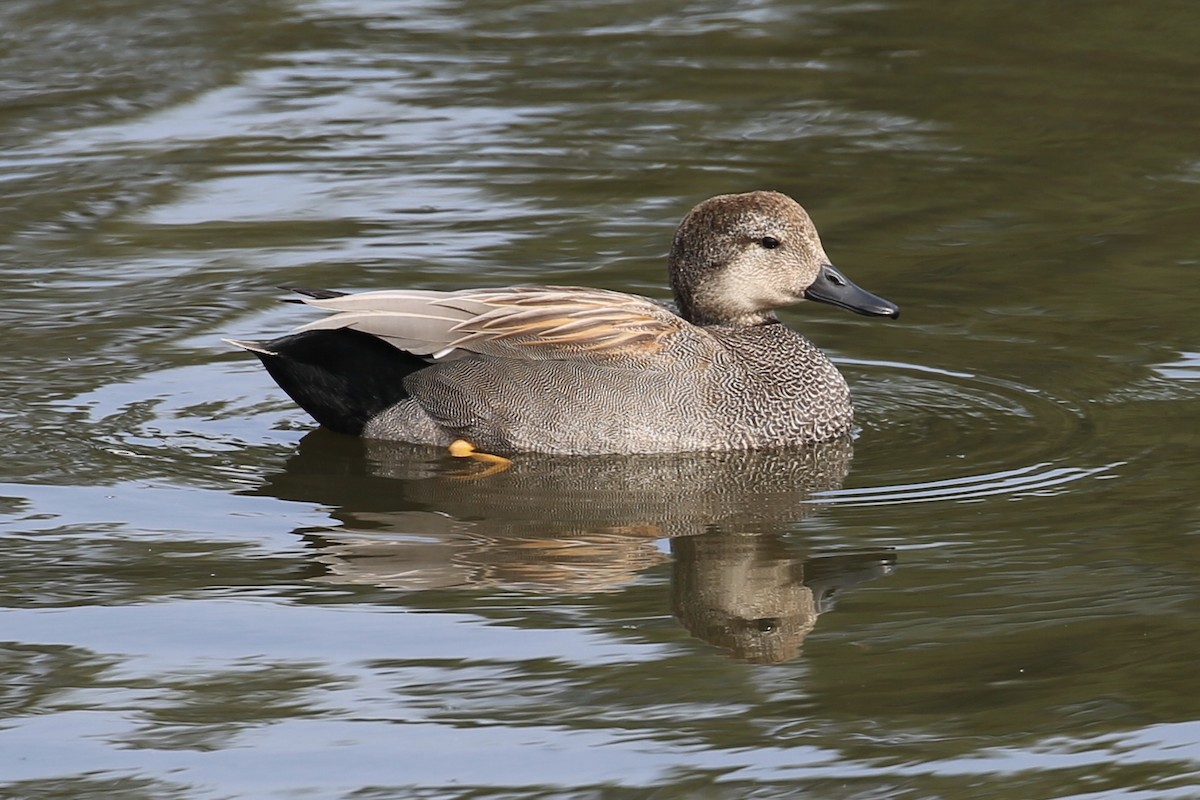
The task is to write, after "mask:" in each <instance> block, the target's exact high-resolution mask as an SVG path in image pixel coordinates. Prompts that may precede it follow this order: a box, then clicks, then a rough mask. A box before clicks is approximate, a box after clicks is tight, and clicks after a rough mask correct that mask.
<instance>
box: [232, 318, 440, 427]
mask: <svg viewBox="0 0 1200 800" xmlns="http://www.w3.org/2000/svg"><path fill="white" fill-rule="evenodd" d="M226 341H227V342H229V343H230V344H232V345H234V346H235V347H240V348H242V349H243V350H247V351H249V352H251V353H253V354H254V355H256V356H258V358H259V360H260V361H262V363H263V366H264V367H266V368H267V372H268V373H270V375H271V377H272V378H274V379H275V382H276V383H278V384H279V387H280V388H281V389H283V390H284V391H285V392H287V393H288V396H289V397H291V398H292V400H294V401H296V405H298V406H300V407H301V408H303V409H304V410H305V411H307V412H308V413H309V414H310V415H311V416H312V418H313V419H315V420H316V421H317V422H318V423H320V424H321V425H323V426H324V427H326V428H329V429H330V430H333V431H337V432H338V433H349V434H352V435H355V436H357V435H359V434H361V433H362V430H363V426H364V425H366V424H367V421H368V420H369V419H371V418H372V417H374V416H376V415H378V414H379V413H380V412H381V411H383V410H384V409H386V408H390V407H391V406H394V405H395V404H396V403H399V402H400V401H402V400H405V399H407V398H408V396H409V394H408V391H407V390H406V389H405V388H404V379H405V378H406V377H408V376H409V375H411V374H412V373H414V372H416V371H417V370H419V369H422V368H423V367H426V366H428V362H427V361H425V360H424V359H422V358H420V357H419V356H415V355H413V354H412V353H408V352H405V351H404V350H399V349H397V348H395V347H393V346H392V345H390V344H388V343H387V342H384V341H383V340H381V339H377V338H376V337H374V336H371V335H370V334H368V333H363V332H362V331H356V330H352V329H350V328H340V329H338V330H315V331H305V332H303V333H295V334H291V335H290V336H283V337H280V338H278V339H273V340H271V341H269V342H265V343H260V342H248V341H239V340H236V339H226Z"/></svg>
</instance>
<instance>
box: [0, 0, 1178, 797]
mask: <svg viewBox="0 0 1200 800" xmlns="http://www.w3.org/2000/svg"><path fill="white" fill-rule="evenodd" d="M1197 26H1200V7H1197V6H1195V5H1194V4H1192V3H1188V2H1182V0H1180V1H1179V2H1172V0H1166V1H1165V2H1160V3H1158V4H1156V6H1155V9H1154V12H1153V13H1147V12H1146V11H1145V10H1144V9H1139V8H1135V7H1134V6H1130V5H1128V4H1121V3H1115V2H1107V1H1102V2H1091V3H1059V4H1042V5H1038V4H1013V3H985V2H966V3H958V4H954V5H953V6H952V7H951V6H947V5H946V4H944V3H936V2H927V1H926V0H911V2H904V3H886V2H885V3H869V4H864V3H844V4H840V3H826V2H813V3H807V4H800V5H796V4H791V3H785V2H782V0H774V1H773V0H764V1H763V2H740V3H732V4H731V3H727V2H725V3H717V2H711V3H710V2H702V3H687V4H684V3H675V2H665V1H664V0H649V1H648V2H641V3H637V4H629V3H607V4H593V5H591V6H589V7H588V8H586V9H584V8H582V7H580V6H578V4H571V3H565V2H561V1H555V0H550V1H549V2H540V3H516V2H506V0H494V1H490V2H485V3H459V2H436V1H431V2H411V3H384V2H372V1H371V0H315V1H314V2H296V3H285V2H275V1H274V0H255V1H254V2H238V3H212V2H176V3H172V4H168V5H163V4H153V3H145V2H139V1H138V0H106V1H105V2H100V3H90V4H88V6H87V9H82V8H81V7H80V6H79V4H75V3H66V2H33V0H28V1H22V0H14V1H11V2H7V3H4V4H3V5H2V6H0V67H3V69H2V70H0V75H3V78H0V187H2V189H3V190H2V191H0V208H2V213H0V257H2V259H3V261H2V262H0V263H3V265H4V266H3V269H2V270H0V291H2V293H3V296H4V298H5V302H4V309H5V310H4V312H3V315H4V319H5V321H6V325H5V330H6V333H7V338H6V350H5V355H6V358H5V364H4V367H3V368H0V382H2V385H3V388H4V391H5V395H6V397H7V403H6V404H5V407H4V409H3V410H2V411H0V423H2V424H3V427H4V436H3V444H0V452H2V453H3V474H2V475H0V481H2V485H0V542H2V543H3V547H4V553H5V556H6V558H5V560H4V566H3V567H2V568H0V570H2V573H0V574H2V575H3V580H2V581H0V664H2V665H3V668H4V669H3V672H4V675H5V676H6V677H5V679H4V680H3V681H0V795H3V796H13V797H39V798H60V797H61V798H77V797H107V796H112V797H121V798H176V797H178V798H183V797H187V798H228V797H289V798H290V797H347V798H348V797H355V798H384V797H389V798H390V797H396V798H401V797H404V798H407V797H431V798H432V797H438V798H453V797H461V798H467V797H470V798H501V797H505V798H509V797H546V798H549V797H555V798H558V797H572V798H600V797H604V798H625V797H628V798H634V797H651V796H653V797H656V798H666V797H680V798H683V797H687V798H693V797H706V798H744V797H760V798H766V797H780V798H783V797H809V796H811V797H821V798H882V797H887V798H937V797H955V798H970V797H997V796H1005V797H1020V798H1024V799H1026V800H1029V799H1031V798H1064V797H1071V798H1089V800H1090V798H1099V797H1122V798H1151V797H1153V798H1166V797H1192V796H1195V795H1196V794H1197V792H1198V791H1200V790H1198V789H1197V788H1196V787H1197V785H1198V784H1200V704H1198V703H1197V701H1196V700H1194V699H1193V698H1194V697H1195V696H1196V693H1195V692H1194V691H1193V687H1194V684H1195V673H1196V664H1197V662H1198V660H1200V652H1198V647H1197V645H1196V641H1197V640H1198V636H1197V634H1198V633H1200V631H1198V630H1197V622H1196V620H1197V618H1198V613H1197V612H1200V590H1198V589H1197V581H1196V575H1197V574H1198V571H1200V503H1198V502H1197V499H1196V492H1195V484H1196V466H1195V465H1196V463H1197V461H1198V460H1200V433H1197V431H1200V321H1198V320H1200V317H1198V316H1197V315H1196V313H1195V308H1196V307H1197V305H1198V304H1200V288H1198V287H1200V283H1198V282H1197V281H1196V275H1197V269H1198V268H1200V266H1198V265H1200V255H1198V253H1200V248H1198V245H1197V242H1198V241H1200V240H1198V239H1197V231H1196V220H1197V219H1200V145H1197V142H1200V135H1198V133H1200V107H1198V106H1197V105H1196V103H1195V96H1196V88H1197V87H1196V79H1195V75H1196V74H1198V72H1197V71H1198V69H1200V51H1198V50H1197V48H1196V46H1195V41H1196V38H1195V33H1194V32H1195V31H1196V30H1197V29H1198V27H1197ZM754 188H774V189H779V190H782V191H786V192H788V193H790V194H792V195H793V196H795V197H797V198H798V199H799V200H800V201H801V202H803V203H804V204H805V205H806V206H807V207H808V208H809V210H810V212H811V213H812V215H813V217H814V218H815V220H816V222H817V224H818V226H819V228H820V229H821V231H822V235H823V237H824V241H825V246H826V250H827V251H828V252H829V253H830V255H831V256H832V257H833V259H834V260H835V262H836V263H837V264H838V265H839V266H840V267H841V268H842V269H843V270H845V271H846V272H847V274H849V275H850V276H851V277H852V278H853V279H854V280H855V281H857V282H858V283H860V284H861V285H863V286H864V287H867V288H869V289H871V290H872V291H875V292H877V293H879V294H881V295H883V296H886V297H888V298H889V299H891V300H894V301H896V302H897V303H899V304H900V305H901V307H902V308H903V316H902V317H901V319H900V320H899V321H897V322H891V321H879V320H868V319H863V318H859V317H854V316H852V315H849V314H846V313H844V312H841V311H839V310H837V309H833V308H828V307H815V306H814V307H803V308H797V309H794V310H789V311H787V312H785V314H784V317H785V318H786V321H787V322H788V323H789V324H793V325H795V326H797V327H799V328H800V329H802V330H803V331H804V332H805V333H806V334H807V335H808V336H810V338H812V339H813V340H814V341H816V342H817V343H818V344H819V345H820V346H821V347H823V348H824V349H826V350H827V351H828V352H829V353H830V354H831V355H833V356H834V358H835V359H836V360H837V361H838V363H839V364H840V365H841V367H842V369H843V372H844V373H845V374H846V375H847V377H848V379H849V380H850V382H851V386H852V389H853V391H854V393H855V396H856V400H857V407H858V423H859V430H858V431H857V434H856V437H855V440H854V442H853V443H852V445H848V444H845V443H842V444H836V445H831V446H828V447H825V448H818V449H816V450H813V451H806V452H800V453H767V454H737V455H732V456H679V457H655V458H636V459H607V458H606V459H588V460H579V459H574V460H572V459H547V458H539V457H530V458H526V459H523V460H521V461H519V463H518V464H517V466H516V467H515V468H514V469H513V470H511V471H509V472H507V473H503V474H501V475H497V476H493V477H491V478H486V479H477V476H475V475H473V474H472V473H471V471H470V466H469V465H464V464H462V463H459V462H457V461H454V460H453V459H449V458H447V457H445V456H444V455H442V454H440V453H437V452H430V451H425V450H414V449H410V448H403V447H398V446H389V445H380V444H378V443H374V444H373V443H363V442H358V441H356V440H352V439H347V438H345V437H341V436H337V435H335V434H329V433H326V432H322V431H315V432H314V431H312V424H311V422H310V421H309V420H308V419H307V418H306V416H305V415H304V414H303V413H302V412H300V411H299V410H298V409H296V408H295V407H293V406H292V405H291V404H290V402H289V401H288V400H287V399H286V397H284V396H283V395H282V393H281V392H280V391H279V390H278V389H277V388H276V387H275V386H274V384H273V383H272V382H271V381H270V379H269V378H268V377H267V376H266V375H265V373H264V372H263V371H262V370H261V368H260V367H259V366H258V364H257V362H256V361H254V360H253V359H250V358H247V357H245V356H244V354H239V353H237V352H234V351H232V350H231V349H229V348H227V347H225V346H224V345H222V344H221V342H220V339H221V338H222V337H226V336H237V337H255V336H270V335H274V334H276V333H279V332H282V331H285V330H287V329H288V328H289V327H291V326H293V325H296V324H299V323H301V322H303V321H306V320H307V319H309V317H308V316H307V315H306V314H305V312H304V311H303V310H302V309H298V308H296V307H295V306H288V305H284V304H281V303H279V302H278V298H279V297H280V293H279V292H278V291H277V290H276V289H275V288H274V287H277V286H279V285H293V284H295V285H305V286H323V287H329V288H338V289H347V290H357V289H380V288H390V287H396V286H412V287H418V288H460V287H464V286H472V285H489V286H490V285H503V284H508V283H514V282H530V281H536V282H548V283H572V284H581V285H589V286H605V287H611V288H618V289H625V290H630V291H636V292H642V293H646V294H650V295H653V296H664V295H665V289H664V275H663V256H664V253H665V251H666V248H667V245H668V242H669V237H670V235H671V232H672V229H673V226H674V224H675V223H676V222H677V221H678V219H679V218H680V217H682V215H683V214H684V213H685V212H686V211H687V210H688V208H690V207H691V206H692V205H693V204H694V203H696V202H698V201H699V200H701V199H703V198H705V197H707V196H710V195H713V194H717V193H721V192H726V191H741V190H747V189H754Z"/></svg>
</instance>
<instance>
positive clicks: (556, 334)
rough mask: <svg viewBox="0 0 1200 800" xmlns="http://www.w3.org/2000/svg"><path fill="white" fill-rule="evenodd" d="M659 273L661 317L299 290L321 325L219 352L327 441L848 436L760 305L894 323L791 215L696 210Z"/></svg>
mask: <svg viewBox="0 0 1200 800" xmlns="http://www.w3.org/2000/svg"><path fill="white" fill-rule="evenodd" d="M668 264H669V267H670V277H671V289H672V291H673V293H674V296H675V305H674V306H672V305H670V304H667V303H663V302H659V301H655V300H651V299H649V298H646V297H639V296H637V295H630V294H623V293H621V292H614V291H608V290H604V289H588V288H580V287H566V286H515V287H508V288H494V289H464V290H461V291H454V292H439V291H424V290H403V289H402V290H398V291H376V292H363V293H359V294H344V293H340V292H331V291H314V290H307V289H296V290H294V291H296V292H298V293H299V294H300V295H301V298H300V300H299V301H298V302H303V303H305V304H307V305H310V306H315V307H316V308H320V309H324V310H327V311H332V312H335V313H334V314H332V315H331V316H327V317H324V318H322V319H319V320H317V321H315V322H310V323H309V324H307V325H304V326H302V327H300V328H298V329H297V330H298V332H297V333H293V334H291V335H288V336H283V337H281V338H278V339H274V340H272V341H269V342H266V343H257V342H244V341H243V342H238V341H233V342H232V343H233V344H236V345H237V346H239V347H242V348H244V349H246V350H249V351H250V352H252V353H254V354H255V355H256V356H258V357H259V359H261V360H262V362H263V364H264V365H265V366H266V368H267V371H268V372H269V373H270V374H271V377H273V378H274V379H275V381H276V382H277V383H278V384H279V385H280V387H282V388H283V390H284V391H285V392H287V393H288V394H289V395H290V396H291V397H292V399H293V400H295V401H296V403H297V404H299V405H300V407H301V408H303V409H304V410H305V411H307V412H308V413H309V414H311V415H312V416H313V418H314V419H316V421H317V422H319V423H320V424H321V425H323V426H325V427H326V428H330V429H332V430H335V431H340V432H342V433H349V434H355V435H360V436H364V437H370V438H375V439H392V440H399V441H403V442H410V443H414V444H429V445H439V446H444V447H445V446H449V447H450V448H451V452H456V454H466V453H470V452H472V451H475V452H478V453H484V452H492V453H510V454H511V453H516V452H522V451H533V452H542V453H563V454H599V453H662V452H685V451H694V450H741V449H750V448H765V447H779V446H787V445H801V444H808V443H812V442H818V441H824V440H828V439H833V438H836V437H839V436H843V435H845V434H846V433H847V432H849V431H850V428H851V422H852V417H853V410H852V408H851V403H850V391H849V388H848V387H847V386H846V381H845V379H844V378H843V377H842V375H841V374H840V373H839V372H838V371H837V368H836V367H834V365H833V363H832V362H830V360H829V359H828V358H827V357H826V356H825V354H824V353H822V352H821V351H820V350H818V349H817V347H816V346H815V345H813V344H812V343H811V342H810V341H808V339H806V338H804V337H803V336H801V335H800V334H799V333H797V332H795V331H794V330H792V329H791V328H789V327H787V326H786V325H783V324H782V323H780V322H779V320H778V319H777V318H776V317H775V313H774V312H775V309H777V308H780V307H782V306H789V305H793V304H795V303H798V302H800V301H802V300H817V301H819V302H822V303H830V304H832V305H835V306H840V307H842V308H846V309H849V310H851V311H855V312H858V313H859V314H865V315H868V316H883V317H893V318H895V317H896V316H897V315H898V314H899V309H898V308H897V307H896V305H895V304H893V303H891V302H889V301H887V300H884V299H883V298H880V297H877V296H875V295H873V294H871V293H870V292H867V291H865V290H863V289H861V288H859V287H858V286H856V285H855V284H854V283H852V282H851V281H850V280H849V279H848V278H846V277H845V276H844V275H843V274H842V273H841V272H840V271H839V270H837V269H835V268H834V267H833V266H832V265H831V264H830V263H829V258H828V256H826V255H825V250H824V249H823V248H822V246H821V240H820V238H819V237H818V236H817V231H816V228H814V227H813V223H812V221H811V220H810V219H809V217H808V214H807V213H806V212H805V210H804V209H803V208H802V207H801V206H800V205H799V204H798V203H797V202H796V201H794V200H792V199H791V198H790V197H788V196H786V195H783V194H779V193H778V192H750V193H747V194H733V195H720V196H718V197H714V198H712V199H710V200H706V201H704V202H703V203H701V204H700V205H698V206H696V207H695V208H693V209H692V210H691V212H689V213H688V215H687V216H686V217H684V219H683V222H681V223H680V225H679V228H678V230H677V231H676V233H675V238H674V241H673V242H672V245H671V253H670V256H669V259H668ZM456 448H457V451H456Z"/></svg>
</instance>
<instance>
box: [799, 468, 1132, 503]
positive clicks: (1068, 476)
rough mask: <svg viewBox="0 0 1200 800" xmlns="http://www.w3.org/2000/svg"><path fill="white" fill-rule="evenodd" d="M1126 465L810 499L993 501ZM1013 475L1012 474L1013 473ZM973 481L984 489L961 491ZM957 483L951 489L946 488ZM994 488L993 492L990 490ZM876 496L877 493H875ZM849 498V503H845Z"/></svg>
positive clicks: (833, 493) (825, 494) (838, 492)
mask: <svg viewBox="0 0 1200 800" xmlns="http://www.w3.org/2000/svg"><path fill="white" fill-rule="evenodd" d="M1123 463H1125V462H1122V461H1115V462H1113V463H1111V464H1104V465H1102V466H1099V467H1093V468H1091V469H1082V468H1079V467H1065V468H1059V469H1054V470H1050V471H1049V472H1045V473H1041V474H1039V475H1034V476H1030V477H1029V478H1026V479H1022V480H1016V481H1006V482H1004V483H1003V484H1002V485H999V486H995V485H992V484H990V483H983V481H985V480H988V479H989V478H992V477H993V476H992V475H980V476H976V477H975V478H958V479H954V480H953V481H946V482H938V483H929V484H911V486H912V487H913V488H916V487H919V486H935V487H938V488H931V489H917V490H916V491H911V492H907V493H905V494H898V493H899V492H900V491H903V489H904V488H905V487H896V488H893V487H880V488H878V489H870V488H868V489H850V490H846V491H845V492H843V491H841V490H833V491H831V492H823V493H821V494H818V495H814V496H813V497H812V498H810V500H809V502H811V503H821V504H828V505H845V506H886V505H904V504H909V503H930V502H935V501H938V500H973V499H976V498H980V497H989V496H992V495H998V494H1015V493H1017V492H1022V491H1030V490H1033V489H1046V488H1049V487H1051V486H1060V485H1062V484H1064V483H1071V482H1073V481H1077V480H1081V479H1083V478H1087V477H1090V476H1092V475H1098V474H1100V473H1102V472H1107V471H1108V470H1110V469H1112V468H1113V467H1116V466H1119V465H1120V464H1123ZM1022 471H1028V470H1021V471H1016V470H1014V471H1012V472H1022ZM1010 474H1011V472H1010ZM972 480H976V481H979V482H980V483H979V486H980V488H978V489H976V490H972V491H961V489H963V488H964V486H965V485H969V484H970V482H971V481H972ZM950 483H953V484H955V485H953V486H949V485H946V484H950ZM988 487H990V488H988ZM872 492H873V493H872ZM851 493H853V494H854V495H859V496H860V497H849V498H845V496H846V495H847V494H851ZM843 498H845V499H843Z"/></svg>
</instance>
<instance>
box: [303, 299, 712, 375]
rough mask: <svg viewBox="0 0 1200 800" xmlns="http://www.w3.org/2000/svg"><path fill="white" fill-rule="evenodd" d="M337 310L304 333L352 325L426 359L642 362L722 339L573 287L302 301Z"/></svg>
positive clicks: (662, 311)
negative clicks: (470, 356) (469, 356)
mask: <svg viewBox="0 0 1200 800" xmlns="http://www.w3.org/2000/svg"><path fill="white" fill-rule="evenodd" d="M301 299H302V301H303V302H304V303H306V304H308V305H311V306H314V307H316V308H320V309H324V310H327V311H332V312H335V313H333V314H332V315H330V316H328V317H325V318H323V319H319V320H316V321H314V322H310V323H308V324H307V325H303V326H301V327H300V328H299V329H298V330H301V331H305V330H320V329H337V328H353V329H355V330H359V331H363V332H364V333H369V334H371V335H373V336H378V337H379V338H381V339H384V340H385V341H387V342H389V343H390V344H392V345H394V346H396V347H398V348H400V349H401V350H406V351H408V352H410V353H415V354H417V355H422V356H430V357H433V358H446V357H448V356H451V355H453V354H455V351H469V352H472V353H477V354H480V355H485V356H496V357H503V358H522V359H555V360H566V359H571V358H586V359H591V360H596V359H604V360H606V361H615V362H619V361H621V360H622V359H629V360H633V361H639V360H641V359H643V358H645V357H648V356H652V355H654V354H658V353H661V352H662V351H663V350H664V349H666V348H667V347H668V346H670V345H671V344H674V343H677V342H679V341H681V340H689V341H690V342H691V343H692V347H700V348H701V349H703V348H704V347H705V346H708V347H716V346H717V345H716V341H715V340H714V339H713V338H712V337H711V336H710V335H709V334H708V333H706V332H705V331H704V330H703V329H702V328H699V327H696V326H694V325H692V324H691V323H689V322H687V321H686V320H684V319H683V318H682V317H680V316H678V315H677V314H675V313H674V312H673V311H672V310H671V309H670V308H668V307H666V306H664V305H663V304H661V303H659V302H656V301H654V300H650V299H649V298H645V297H640V296H637V295H629V294H622V293H620V292H612V291H608V290H605V289H589V288H581V287H569V286H518V287H509V288H503V289H473V290H464V291H458V292H438V291H425V290H399V291H378V292H361V293H359V294H348V295H342V296H337V297H303V298H301Z"/></svg>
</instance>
